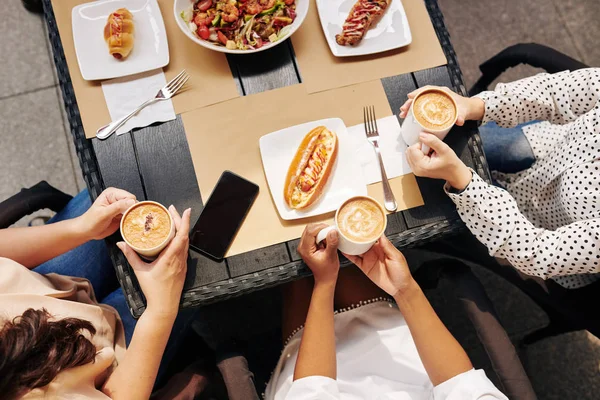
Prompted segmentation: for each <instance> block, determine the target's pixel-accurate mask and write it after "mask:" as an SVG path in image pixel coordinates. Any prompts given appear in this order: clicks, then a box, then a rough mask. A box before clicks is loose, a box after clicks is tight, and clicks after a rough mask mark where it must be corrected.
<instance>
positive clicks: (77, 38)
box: [71, 0, 169, 81]
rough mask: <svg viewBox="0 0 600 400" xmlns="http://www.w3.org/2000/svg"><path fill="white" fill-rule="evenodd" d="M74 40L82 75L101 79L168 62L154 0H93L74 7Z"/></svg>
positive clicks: (87, 78) (125, 74)
mask: <svg viewBox="0 0 600 400" xmlns="http://www.w3.org/2000/svg"><path fill="white" fill-rule="evenodd" d="M71 21H72V25H73V42H74V44H75V53H76V54H77V62H78V63H79V69H80V70H81V75H82V77H83V79H85V80H87V81H90V80H100V79H111V78H117V77H121V76H127V75H133V74H137V73H140V72H145V71H149V70H152V69H157V68H162V67H164V66H165V65H167V64H168V63H169V45H168V42H167V32H166V30H165V25H164V21H163V19H162V14H161V12H160V8H159V7H158V3H157V0H109V1H94V2H91V3H84V4H80V5H78V6H75V7H73V10H72V11H71Z"/></svg>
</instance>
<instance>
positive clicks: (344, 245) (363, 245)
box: [317, 196, 387, 256]
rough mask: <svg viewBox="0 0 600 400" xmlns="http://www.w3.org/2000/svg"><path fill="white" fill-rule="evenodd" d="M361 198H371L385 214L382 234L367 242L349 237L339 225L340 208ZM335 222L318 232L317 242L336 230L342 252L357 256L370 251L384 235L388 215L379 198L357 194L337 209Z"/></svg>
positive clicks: (382, 213)
mask: <svg viewBox="0 0 600 400" xmlns="http://www.w3.org/2000/svg"><path fill="white" fill-rule="evenodd" d="M361 198H363V199H365V198H366V199H369V200H371V201H372V202H373V203H375V204H377V206H378V207H379V209H380V210H381V215H383V229H382V230H381V234H380V235H378V236H377V237H376V238H375V239H373V240H370V241H367V242H359V241H356V240H352V239H350V238H348V237H347V236H345V235H344V234H343V233H342V232H341V230H340V229H339V227H338V214H339V212H340V210H341V209H342V207H343V206H344V205H345V204H346V203H348V202H350V201H353V200H356V199H361ZM334 223H335V224H334V225H330V226H328V227H327V228H323V229H321V231H319V233H318V234H317V243H321V242H322V241H323V240H325V238H326V237H327V234H328V233H329V232H331V231H332V230H336V231H337V233H338V239H339V243H338V249H339V250H340V251H341V252H342V253H346V254H349V255H352V256H357V255H360V254H364V253H366V252H367V251H369V249H370V248H371V247H373V245H374V244H375V242H377V240H379V238H380V237H381V235H383V232H384V231H385V228H386V227H387V216H386V214H385V210H384V208H383V206H382V205H381V204H379V202H378V201H377V200H375V199H374V198H372V197H369V196H355V197H351V198H349V199H348V200H346V201H345V202H344V203H343V204H342V205H341V206H340V207H339V208H338V209H337V211H336V212H335V217H334Z"/></svg>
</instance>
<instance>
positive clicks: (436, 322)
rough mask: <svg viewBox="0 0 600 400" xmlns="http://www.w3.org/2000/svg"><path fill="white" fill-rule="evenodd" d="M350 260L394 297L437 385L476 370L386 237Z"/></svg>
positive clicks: (424, 363)
mask: <svg viewBox="0 0 600 400" xmlns="http://www.w3.org/2000/svg"><path fill="white" fill-rule="evenodd" d="M346 257H348V259H349V260H350V261H352V262H353V263H355V264H356V265H357V266H358V267H359V268H360V269H361V270H362V271H363V272H364V273H365V275H367V276H368V277H369V279H371V280H372V281H373V282H374V283H375V284H376V285H377V286H379V287H380V288H382V289H383V290H385V291H386V292H387V293H388V294H390V295H391V296H393V297H394V299H395V300H396V302H397V303H398V307H399V308H400V311H401V312H402V314H403V315H404V318H405V319H406V323H407V324H408V327H409V329H410V332H411V334H412V337H413V340H414V342H415V345H416V346H417V350H418V352H419V356H420V357H421V361H423V365H424V366H425V370H426V371H427V375H429V379H431V382H432V383H433V384H434V386H435V385H439V384H440V383H442V382H444V381H447V380H448V379H450V378H452V377H454V376H456V375H458V374H460V373H463V372H466V371H469V370H470V369H472V368H473V366H472V365H471V361H469V358H468V357H467V354H466V353H465V351H464V350H463V349H462V347H461V346H460V344H458V342H457V341H456V340H455V339H454V337H453V336H452V335H451V334H450V332H448V329H446V327H445V326H444V324H443V323H442V321H440V319H439V318H438V316H437V314H436V313H435V311H434V310H433V308H432V307H431V305H430V304H429V301H428V300H427V298H426V297H425V295H424V294H423V291H422V290H421V288H420V287H419V285H418V284H417V283H416V282H415V280H414V279H413V277H412V275H411V273H410V270H409V269H408V265H407V264H406V259H405V258H404V256H403V255H402V253H400V251H398V249H396V248H395V247H394V245H393V244H392V243H390V241H389V240H388V239H387V238H386V237H385V236H382V237H381V239H379V242H378V243H376V244H375V245H374V246H373V247H372V248H371V250H369V251H368V252H366V253H365V254H363V255H362V256H350V255H346Z"/></svg>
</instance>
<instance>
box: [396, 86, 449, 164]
mask: <svg viewBox="0 0 600 400" xmlns="http://www.w3.org/2000/svg"><path fill="white" fill-rule="evenodd" d="M457 110H458V107H457V106H456V102H455V101H454V99H453V98H452V96H450V95H449V94H448V93H446V92H444V91H443V90H440V89H426V90H424V91H422V92H421V93H419V94H418V95H417V97H415V98H414V100H413V102H412V104H411V106H410V109H409V110H408V113H407V115H406V118H405V119H404V122H403V123H402V139H404V142H405V143H406V144H407V145H409V146H412V145H413V144H415V143H418V142H419V134H420V133H421V132H428V133H432V134H434V135H435V136H437V137H438V138H439V139H440V140H444V138H445V137H446V135H447V134H448V132H450V129H452V127H453V126H454V124H455V123H456V119H457V118H458V111H457ZM421 149H422V150H423V153H425V154H427V153H429V146H427V145H422V147H421Z"/></svg>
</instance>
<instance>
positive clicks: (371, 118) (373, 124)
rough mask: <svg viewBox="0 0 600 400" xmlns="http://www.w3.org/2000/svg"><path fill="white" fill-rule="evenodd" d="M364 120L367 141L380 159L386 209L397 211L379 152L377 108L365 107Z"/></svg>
mask: <svg viewBox="0 0 600 400" xmlns="http://www.w3.org/2000/svg"><path fill="white" fill-rule="evenodd" d="M363 118H364V121H365V133H366V135H367V140H368V141H369V142H371V144H372V145H373V147H374V148H375V153H377V158H378V159H379V168H380V169H381V183H383V200H384V204H385V209H386V210H388V211H390V212H393V211H396V209H397V208H398V205H397V204H396V199H395V198H394V193H393V192H392V188H391V187H390V182H389V181H388V177H387V174H386V173H385V167H384V166H383V159H382V158H381V151H380V150H379V131H378V129H377V118H376V117H375V107H373V106H370V107H364V108H363Z"/></svg>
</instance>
